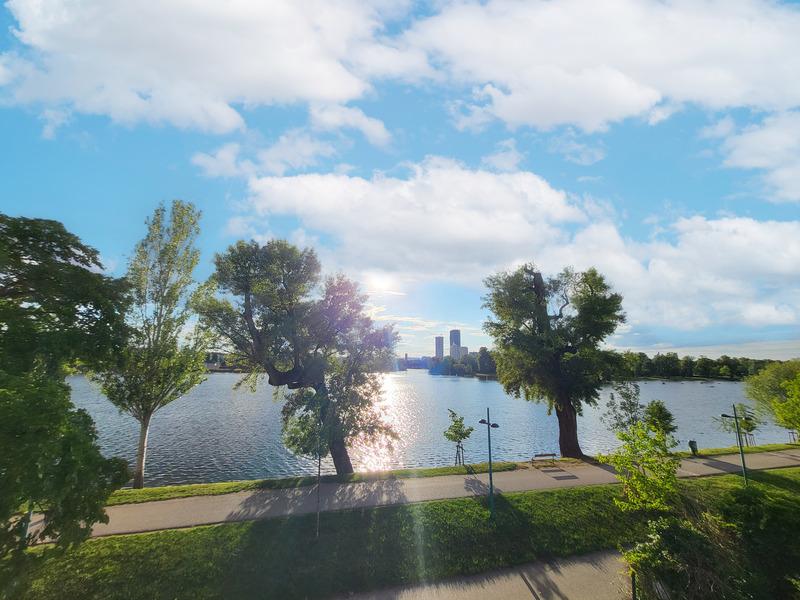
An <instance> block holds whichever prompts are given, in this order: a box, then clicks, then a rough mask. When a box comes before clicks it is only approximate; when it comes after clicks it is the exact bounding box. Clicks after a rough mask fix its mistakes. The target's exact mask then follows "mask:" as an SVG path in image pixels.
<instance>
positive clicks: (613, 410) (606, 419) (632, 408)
mask: <svg viewBox="0 0 800 600" xmlns="http://www.w3.org/2000/svg"><path fill="white" fill-rule="evenodd" d="M613 387H614V391H613V392H611V395H610V396H611V397H610V398H609V400H608V403H607V404H606V409H607V410H606V412H605V413H603V414H602V415H601V416H600V420H601V421H602V422H603V423H604V424H605V425H606V427H608V428H609V429H610V430H611V431H619V430H626V429H630V428H631V427H633V426H634V425H635V424H636V423H638V422H639V421H641V420H642V417H643V416H644V407H643V406H642V405H641V403H640V402H639V384H637V383H636V382H635V381H630V380H625V381H619V382H616V383H614V385H613ZM617 396H619V401H617Z"/></svg>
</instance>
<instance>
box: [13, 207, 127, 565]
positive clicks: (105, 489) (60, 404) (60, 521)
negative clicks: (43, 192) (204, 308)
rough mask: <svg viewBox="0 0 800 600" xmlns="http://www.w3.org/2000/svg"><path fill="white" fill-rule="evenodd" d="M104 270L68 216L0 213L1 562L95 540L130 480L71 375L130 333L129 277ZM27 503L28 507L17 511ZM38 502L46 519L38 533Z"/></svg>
mask: <svg viewBox="0 0 800 600" xmlns="http://www.w3.org/2000/svg"><path fill="white" fill-rule="evenodd" d="M101 269H102V265H101V264H100V261H99V258H98V253H97V251H96V250H95V249H93V248H91V247H89V246H86V245H84V244H83V243H81V241H80V239H79V238H78V237H76V236H75V235H73V234H71V233H69V232H68V231H67V230H66V229H65V228H64V226H63V225H62V224H61V223H58V222H56V221H50V220H44V219H27V218H24V217H19V218H12V217H8V216H6V215H4V214H0V323H2V325H1V326H0V330H2V335H0V490H2V493H0V560H2V558H3V557H4V556H5V555H6V554H7V553H9V552H12V551H13V552H14V553H15V555H17V556H22V554H21V551H22V549H24V548H25V546H26V545H28V544H29V543H31V542H32V541H34V539H44V538H45V537H46V538H49V539H51V540H55V542H56V544H57V545H61V546H67V545H71V544H74V543H78V542H80V541H82V540H84V539H86V538H87V537H88V536H89V534H90V533H91V529H92V525H94V523H97V522H98V521H102V522H107V520H108V518H107V517H106V515H105V511H104V509H105V504H106V501H107V499H108V496H109V495H110V494H111V492H112V491H113V490H115V489H117V488H119V487H120V486H121V485H122V484H123V483H124V482H125V481H126V479H127V476H128V474H127V467H126V465H125V463H124V461H122V460H120V459H106V458H104V457H103V456H102V454H101V452H100V448H99V447H98V446H97V445H96V443H95V442H96V439H97V434H96V431H95V429H94V424H93V422H92V420H91V418H90V417H89V415H88V414H87V413H86V412H85V411H81V410H76V409H75V407H74V405H73V404H72V403H71V402H70V399H69V397H70V389H69V386H67V385H66V383H65V382H64V379H65V376H66V375H67V372H68V366H69V365H70V364H72V363H73V362H74V361H76V360H80V361H82V362H84V363H85V364H87V365H93V366H97V365H100V364H102V363H103V362H104V361H106V360H109V358H110V357H112V356H113V355H114V353H115V352H116V351H117V350H118V349H119V347H120V346H121V345H122V344H123V343H124V339H125V337H126V335H127V329H126V327H125V323H124V320H123V318H122V316H121V315H123V314H124V312H125V310H126V308H127V305H128V303H129V298H128V296H127V291H126V290H127V286H126V283H125V282H124V281H121V280H117V279H112V278H110V277H107V276H105V275H103V274H101V273H100V272H98V271H100V270H101ZM23 505H27V506H28V507H29V509H30V510H29V511H28V514H27V515H26V516H25V517H24V518H22V519H19V518H15V516H14V515H15V513H16V512H17V510H18V509H19V507H20V506H23ZM37 507H38V509H39V510H42V511H43V514H44V526H43V528H42V529H41V530H39V532H38V533H34V532H28V531H27V525H28V522H29V518H30V512H31V511H32V510H33V509H34V508H37Z"/></svg>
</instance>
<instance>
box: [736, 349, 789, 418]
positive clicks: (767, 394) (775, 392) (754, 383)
mask: <svg viewBox="0 0 800 600" xmlns="http://www.w3.org/2000/svg"><path fill="white" fill-rule="evenodd" d="M799 373H800V359H794V360H788V361H785V362H773V363H770V364H769V365H767V366H766V367H764V368H763V369H762V370H761V371H760V372H759V373H758V374H756V375H751V376H749V377H745V379H744V389H745V393H746V394H747V397H748V398H750V399H751V400H753V401H754V402H755V409H756V411H757V412H758V413H760V414H762V415H765V414H774V410H775V409H774V407H775V400H777V401H778V402H785V401H786V400H787V398H788V397H789V396H788V389H787V388H786V387H784V386H783V383H784V382H785V381H791V380H793V379H794V378H795V377H797V375H798V374H799Z"/></svg>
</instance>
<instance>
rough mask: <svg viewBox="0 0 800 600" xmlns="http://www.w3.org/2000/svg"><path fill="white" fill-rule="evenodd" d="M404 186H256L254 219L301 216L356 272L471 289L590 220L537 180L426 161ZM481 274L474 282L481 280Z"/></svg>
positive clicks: (323, 178)
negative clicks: (398, 274)
mask: <svg viewBox="0 0 800 600" xmlns="http://www.w3.org/2000/svg"><path fill="white" fill-rule="evenodd" d="M408 168H409V170H410V173H409V176H408V178H407V179H401V178H397V177H388V176H385V175H382V174H376V175H375V176H374V177H373V178H372V179H369V180H367V179H363V178H360V177H352V176H347V175H341V174H327V175H320V174H307V175H298V176H294V177H261V178H254V179H251V180H250V183H249V186H250V191H251V194H252V198H251V205H252V211H253V214H255V215H258V216H261V217H266V216H268V215H286V214H291V215H295V216H297V217H298V218H299V219H300V220H301V221H302V223H303V226H304V227H306V228H307V229H309V230H314V231H324V232H326V234H327V235H329V236H330V237H331V238H333V239H334V240H335V245H336V246H337V254H338V255H339V256H340V259H341V260H342V261H343V262H345V263H347V264H349V265H350V266H352V267H355V268H374V269H382V270H390V271H394V270H396V269H397V265H402V268H401V270H403V271H406V272H409V273H417V272H418V273H428V274H431V275H432V276H442V277H445V278H448V279H449V278H455V279H460V280H470V281H474V280H475V279H476V278H480V277H483V276H484V275H485V274H486V273H488V272H489V271H490V270H491V269H492V268H494V267H496V266H498V265H501V264H504V263H505V261H506V260H507V259H508V257H509V256H515V257H516V256H519V258H521V259H522V258H524V257H525V256H527V255H530V254H531V253H535V252H536V250H537V249H539V248H542V247H543V246H545V245H547V244H548V243H557V241H558V239H559V237H561V236H562V235H563V234H562V232H561V230H560V229H559V227H560V226H561V225H565V224H568V223H574V222H579V221H582V220H584V219H585V215H584V214H583V212H582V211H581V210H580V208H579V207H578V206H576V204H575V203H574V202H573V201H572V200H570V199H569V198H568V197H567V195H566V194H565V193H564V192H561V191H557V190H554V189H553V188H551V187H550V186H549V185H548V184H547V183H546V182H545V181H544V180H543V179H542V178H541V177H538V176H536V175H534V174H532V173H519V172H518V173H501V174H495V173H490V172H488V171H482V170H478V171H474V170H470V169H467V168H466V167H464V166H463V165H461V164H459V163H457V162H455V161H453V160H449V159H444V158H439V157H430V158H428V159H427V160H426V161H424V162H423V163H421V164H414V165H409V166H408ZM476 273H477V275H476Z"/></svg>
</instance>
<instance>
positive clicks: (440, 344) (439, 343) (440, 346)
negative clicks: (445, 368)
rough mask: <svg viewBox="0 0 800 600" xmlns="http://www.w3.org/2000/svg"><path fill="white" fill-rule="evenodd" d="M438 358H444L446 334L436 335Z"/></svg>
mask: <svg viewBox="0 0 800 600" xmlns="http://www.w3.org/2000/svg"><path fill="white" fill-rule="evenodd" d="M436 358H444V336H443V335H437V336H436Z"/></svg>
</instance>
